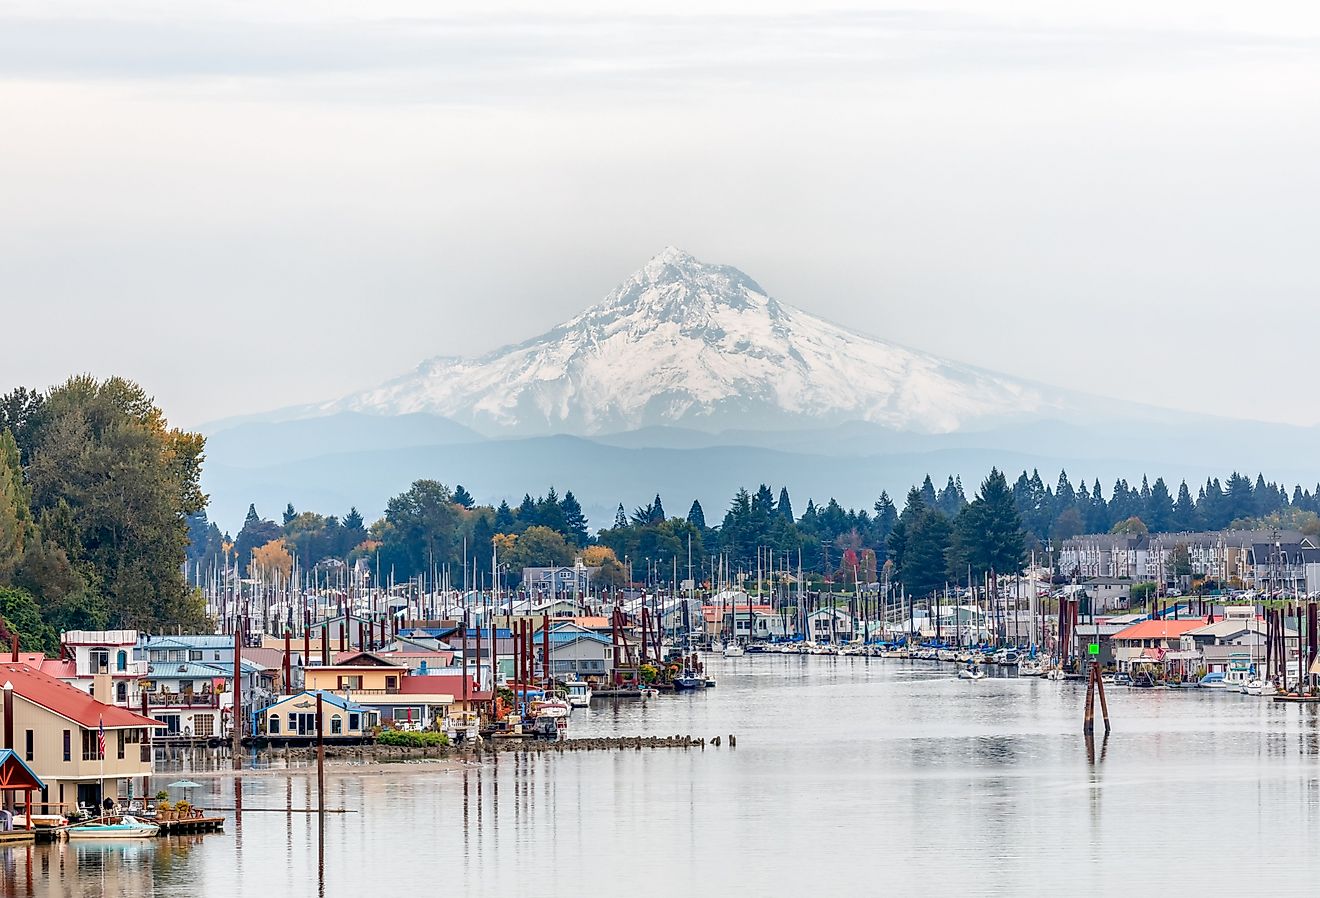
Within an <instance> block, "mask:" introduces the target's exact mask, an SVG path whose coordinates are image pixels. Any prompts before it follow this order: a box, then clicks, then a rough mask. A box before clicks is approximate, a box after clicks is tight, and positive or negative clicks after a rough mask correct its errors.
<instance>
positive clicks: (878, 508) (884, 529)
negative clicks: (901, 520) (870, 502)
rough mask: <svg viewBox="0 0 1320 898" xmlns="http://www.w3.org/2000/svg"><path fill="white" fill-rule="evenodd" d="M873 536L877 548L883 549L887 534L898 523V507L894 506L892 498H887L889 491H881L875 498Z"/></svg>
mask: <svg viewBox="0 0 1320 898" xmlns="http://www.w3.org/2000/svg"><path fill="white" fill-rule="evenodd" d="M873 520H874V523H875V536H876V544H877V548H878V549H880V550H881V551H884V550H885V547H886V544H887V542H888V540H889V534H890V532H891V531H892V530H893V529H894V525H895V524H896V523H898V509H897V508H895V507H894V500H893V499H890V498H889V493H886V492H882V493H881V494H880V498H879V499H876V500H875V518H874V519H873Z"/></svg>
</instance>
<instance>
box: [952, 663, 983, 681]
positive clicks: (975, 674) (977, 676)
mask: <svg viewBox="0 0 1320 898" xmlns="http://www.w3.org/2000/svg"><path fill="white" fill-rule="evenodd" d="M958 679H960V680H984V679H985V671H983V670H981V668H979V667H977V666H976V665H975V664H969V665H967V666H966V667H964V668H963V669H962V670H960V671H958Z"/></svg>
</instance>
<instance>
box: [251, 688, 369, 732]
mask: <svg viewBox="0 0 1320 898" xmlns="http://www.w3.org/2000/svg"><path fill="white" fill-rule="evenodd" d="M318 695H319V696H320V698H321V713H322V715H323V719H322V720H321V734H322V736H323V737H324V738H326V739H329V740H340V741H357V740H361V739H365V738H367V737H368V736H370V735H371V731H372V729H373V728H374V727H376V726H378V725H379V723H380V721H379V718H378V716H377V713H376V711H374V710H372V709H370V708H365V707H363V706H362V705H360V704H357V703H355V702H352V701H350V700H348V699H347V698H345V697H344V696H342V695H337V694H335V693H333V692H329V691H327V690H308V691H305V692H300V693H298V694H297V695H289V696H285V697H284V698H282V699H280V700H279V701H276V702H275V703H274V704H271V705H268V706H267V707H265V708H262V709H261V710H259V711H257V712H256V713H255V714H254V715H253V718H254V721H253V722H254V724H255V726H254V729H255V731H256V732H257V733H264V734H265V735H266V736H268V737H269V738H271V739H279V740H284V741H299V740H303V741H309V740H313V739H315V738H316V731H317V726H316V699H317V696H318Z"/></svg>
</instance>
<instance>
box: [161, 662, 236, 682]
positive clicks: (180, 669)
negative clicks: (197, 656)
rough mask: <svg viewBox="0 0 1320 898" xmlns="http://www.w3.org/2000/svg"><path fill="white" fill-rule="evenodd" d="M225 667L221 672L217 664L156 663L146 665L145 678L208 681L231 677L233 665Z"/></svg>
mask: <svg viewBox="0 0 1320 898" xmlns="http://www.w3.org/2000/svg"><path fill="white" fill-rule="evenodd" d="M225 667H226V668H227V669H226V670H221V669H220V665H218V664H203V663H201V662H200V661H156V662H153V663H152V664H149V665H147V676H148V677H150V678H151V679H153V680H210V679H214V678H216V677H227V676H230V675H232V673H233V669H234V665H232V664H226V665H225Z"/></svg>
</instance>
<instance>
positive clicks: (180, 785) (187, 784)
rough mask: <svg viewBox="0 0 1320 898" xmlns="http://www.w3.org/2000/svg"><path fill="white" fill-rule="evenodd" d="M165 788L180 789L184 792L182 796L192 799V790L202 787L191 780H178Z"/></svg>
mask: <svg viewBox="0 0 1320 898" xmlns="http://www.w3.org/2000/svg"><path fill="white" fill-rule="evenodd" d="M165 788H166V789H182V790H183V792H184V798H186V799H188V800H189V801H192V790H193V789H200V788H202V784H201V783H194V782H193V781H192V780H179V781H177V782H173V783H170V784H169V785H168V786H166V787H165Z"/></svg>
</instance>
